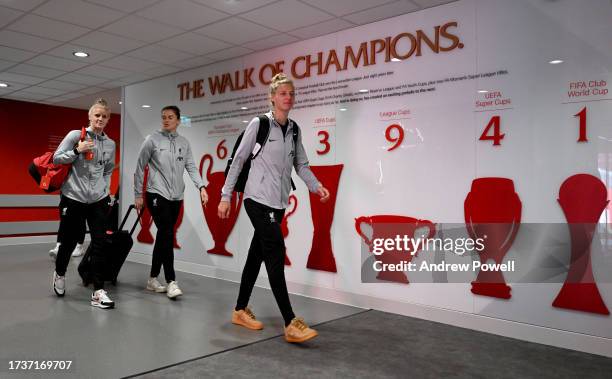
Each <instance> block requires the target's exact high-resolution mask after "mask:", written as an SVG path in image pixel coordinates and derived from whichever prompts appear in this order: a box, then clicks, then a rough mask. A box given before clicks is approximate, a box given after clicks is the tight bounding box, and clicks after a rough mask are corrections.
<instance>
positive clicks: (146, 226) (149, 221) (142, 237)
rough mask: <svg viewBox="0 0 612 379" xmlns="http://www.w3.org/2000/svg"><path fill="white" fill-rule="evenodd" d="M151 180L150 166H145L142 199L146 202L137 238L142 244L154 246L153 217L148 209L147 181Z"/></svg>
mask: <svg viewBox="0 0 612 379" xmlns="http://www.w3.org/2000/svg"><path fill="white" fill-rule="evenodd" d="M148 178H149V166H145V168H144V180H143V181H142V198H143V200H144V203H145V206H144V208H143V209H142V216H141V217H140V231H139V232H138V235H137V236H136V240H137V241H138V242H141V243H146V244H152V243H153V242H155V238H153V235H152V234H151V226H152V225H153V216H151V212H149V209H148V208H147V206H146V204H147V198H146V196H147V180H148Z"/></svg>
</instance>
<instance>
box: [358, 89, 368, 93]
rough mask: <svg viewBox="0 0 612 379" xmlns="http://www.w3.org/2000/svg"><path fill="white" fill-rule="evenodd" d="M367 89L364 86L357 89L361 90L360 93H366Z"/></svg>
mask: <svg viewBox="0 0 612 379" xmlns="http://www.w3.org/2000/svg"><path fill="white" fill-rule="evenodd" d="M368 91H369V90H368V89H365V88H364V89H360V90H359V92H361V93H366V92H368Z"/></svg>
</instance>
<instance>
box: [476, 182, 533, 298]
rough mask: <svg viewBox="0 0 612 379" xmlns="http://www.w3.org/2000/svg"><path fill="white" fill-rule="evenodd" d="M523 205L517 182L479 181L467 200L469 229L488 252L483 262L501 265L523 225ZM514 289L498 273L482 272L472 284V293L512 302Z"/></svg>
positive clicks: (482, 259)
mask: <svg viewBox="0 0 612 379" xmlns="http://www.w3.org/2000/svg"><path fill="white" fill-rule="evenodd" d="M521 211H522V204H521V200H520V199H519V197H518V195H517V194H516V193H515V192H514V182H513V181H512V180H511V179H507V178H479V179H474V181H473V182H472V189H471V191H470V193H468V195H467V197H466V198H465V203H464V212H465V227H466V228H467V232H468V234H469V235H470V237H471V238H472V239H474V240H476V239H478V238H480V239H482V241H483V244H484V249H483V251H481V252H480V253H479V258H480V262H481V263H483V264H485V263H487V261H489V260H493V261H494V262H495V263H496V264H501V263H502V262H503V260H504V256H505V255H506V254H507V253H508V250H510V247H511V246H512V243H513V242H514V239H515V238H516V234H517V233H518V230H519V226H520V223H521ZM510 291H511V287H510V286H508V285H507V284H506V281H505V280H504V275H503V273H502V272H501V271H498V270H487V271H483V270H482V269H481V270H480V271H479V272H478V276H477V277H476V280H475V281H473V282H472V293H474V294H477V295H483V296H491V297H497V298H500V299H509V298H510V297H511V296H512V295H511V294H510Z"/></svg>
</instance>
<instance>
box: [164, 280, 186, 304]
mask: <svg viewBox="0 0 612 379" xmlns="http://www.w3.org/2000/svg"><path fill="white" fill-rule="evenodd" d="M182 294H183V291H181V289H180V288H179V286H178V283H177V282H176V280H173V281H171V282H170V283H168V294H167V295H168V297H169V298H171V299H175V298H177V297H179V296H181V295H182Z"/></svg>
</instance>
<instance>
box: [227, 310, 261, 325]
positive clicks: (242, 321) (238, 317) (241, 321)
mask: <svg viewBox="0 0 612 379" xmlns="http://www.w3.org/2000/svg"><path fill="white" fill-rule="evenodd" d="M232 324H236V325H241V326H244V327H245V328H247V329H252V330H261V329H263V323H262V322H261V321H257V319H256V318H255V315H254V314H253V312H251V308H249V307H246V308H244V309H241V310H239V311H236V310H234V311H233V312H232Z"/></svg>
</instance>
